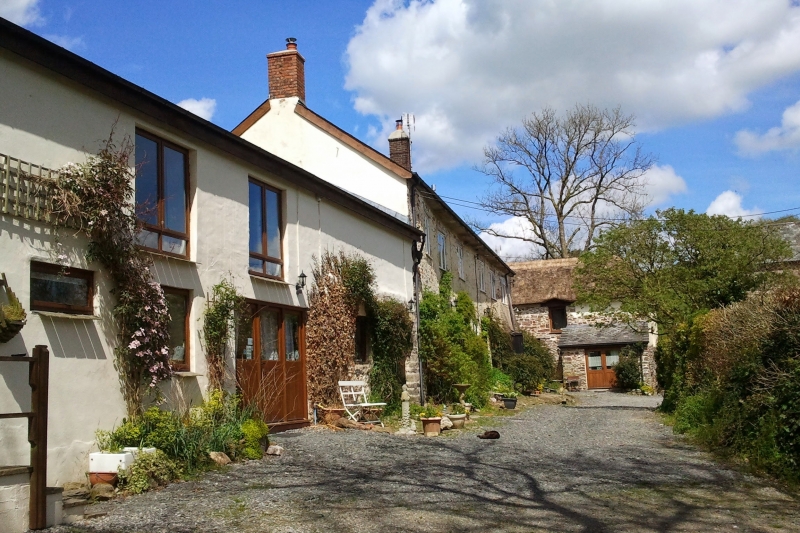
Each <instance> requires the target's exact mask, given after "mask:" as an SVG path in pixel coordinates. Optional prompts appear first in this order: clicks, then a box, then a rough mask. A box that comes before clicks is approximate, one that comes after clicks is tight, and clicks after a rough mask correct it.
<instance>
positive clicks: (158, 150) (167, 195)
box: [135, 131, 189, 257]
mask: <svg viewBox="0 0 800 533" xmlns="http://www.w3.org/2000/svg"><path fill="white" fill-rule="evenodd" d="M188 160H189V157H188V152H187V151H186V150H184V149H182V148H179V147H177V146H175V145H173V144H171V143H169V142H167V141H165V140H163V139H159V138H158V137H154V136H151V135H149V134H145V133H143V132H140V131H137V132H136V185H135V188H136V217H137V218H138V219H139V220H140V221H141V222H142V224H143V226H144V227H143V229H142V231H141V232H139V235H138V236H137V241H138V244H139V245H140V246H142V247H144V248H147V249H150V250H157V251H159V252H163V253H166V254H170V255H175V256H179V257H186V256H187V255H188V254H189V221H188V218H189V217H188V214H189V207H188V206H189V161H188Z"/></svg>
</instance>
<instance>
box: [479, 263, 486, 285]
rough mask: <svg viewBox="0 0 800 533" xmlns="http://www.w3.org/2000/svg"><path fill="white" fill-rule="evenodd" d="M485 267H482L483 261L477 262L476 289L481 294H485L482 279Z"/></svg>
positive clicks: (484, 282)
mask: <svg viewBox="0 0 800 533" xmlns="http://www.w3.org/2000/svg"><path fill="white" fill-rule="evenodd" d="M485 270H486V267H485V266H484V263H483V261H480V260H479V261H478V272H477V276H478V289H480V291H481V292H486V280H485V279H484V276H485Z"/></svg>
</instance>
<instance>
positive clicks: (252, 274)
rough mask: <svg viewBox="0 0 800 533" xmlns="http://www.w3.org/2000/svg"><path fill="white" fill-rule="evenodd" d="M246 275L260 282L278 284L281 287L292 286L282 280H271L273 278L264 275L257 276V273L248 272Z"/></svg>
mask: <svg viewBox="0 0 800 533" xmlns="http://www.w3.org/2000/svg"><path fill="white" fill-rule="evenodd" d="M247 274H248V275H249V276H250V277H251V278H254V279H260V280H261V281H271V282H273V283H280V284H281V285H292V283H289V282H288V281H284V280H282V279H280V278H273V277H270V276H267V275H266V274H259V273H257V272H249V271H248V272H247Z"/></svg>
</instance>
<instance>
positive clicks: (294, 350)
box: [283, 313, 300, 361]
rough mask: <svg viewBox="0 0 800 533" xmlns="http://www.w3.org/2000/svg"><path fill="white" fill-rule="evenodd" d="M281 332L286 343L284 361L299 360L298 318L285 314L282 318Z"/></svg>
mask: <svg viewBox="0 0 800 533" xmlns="http://www.w3.org/2000/svg"><path fill="white" fill-rule="evenodd" d="M283 331H284V339H285V342H286V360H287V361H299V360H300V317H299V316H297V315H292V314H288V313H285V314H284V317H283Z"/></svg>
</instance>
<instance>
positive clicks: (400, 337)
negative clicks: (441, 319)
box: [369, 298, 414, 414]
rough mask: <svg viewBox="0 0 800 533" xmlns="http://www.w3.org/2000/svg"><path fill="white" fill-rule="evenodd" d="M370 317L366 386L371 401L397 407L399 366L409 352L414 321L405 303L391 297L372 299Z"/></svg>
mask: <svg viewBox="0 0 800 533" xmlns="http://www.w3.org/2000/svg"><path fill="white" fill-rule="evenodd" d="M369 315H370V316H369V319H370V322H371V327H372V328H371V329H372V368H371V369H370V373H369V388H370V396H371V400H372V401H376V402H386V409H385V410H384V413H386V414H391V413H393V412H396V411H397V410H398V409H399V408H400V394H401V393H402V392H403V382H402V380H401V378H400V376H401V373H400V370H401V368H402V365H403V364H404V362H405V358H406V355H407V354H408V353H410V352H411V347H412V338H411V333H412V330H413V327H414V325H413V322H412V321H411V317H410V316H409V313H408V309H407V308H406V304H404V303H403V302H400V301H398V300H394V299H391V298H384V299H378V300H375V301H374V303H373V305H372V306H371V309H370V313H369Z"/></svg>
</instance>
